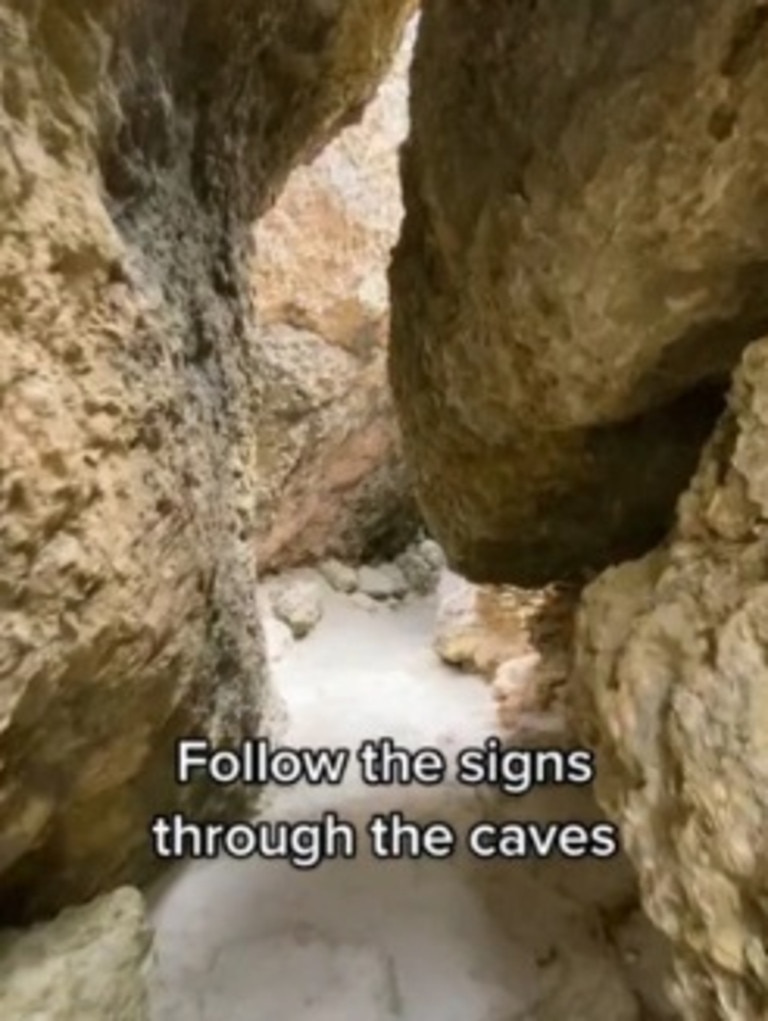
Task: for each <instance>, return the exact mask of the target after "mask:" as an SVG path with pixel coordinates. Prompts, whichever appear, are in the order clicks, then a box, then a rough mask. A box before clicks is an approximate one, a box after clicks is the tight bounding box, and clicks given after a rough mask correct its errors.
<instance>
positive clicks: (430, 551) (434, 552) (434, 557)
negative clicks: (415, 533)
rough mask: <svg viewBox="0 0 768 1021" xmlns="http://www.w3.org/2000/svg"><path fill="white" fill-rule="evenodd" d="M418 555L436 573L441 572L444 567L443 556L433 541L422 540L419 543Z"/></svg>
mask: <svg viewBox="0 0 768 1021" xmlns="http://www.w3.org/2000/svg"><path fill="white" fill-rule="evenodd" d="M419 554H420V556H421V557H423V559H424V560H426V562H427V563H428V564H430V565H431V566H432V567H434V569H435V570H436V571H442V569H443V568H444V567H445V554H444V553H443V551H442V549H441V547H440V546H439V544H438V543H436V542H435V540H434V539H422V541H421V542H420V543H419Z"/></svg>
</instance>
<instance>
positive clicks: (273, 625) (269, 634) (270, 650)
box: [261, 607, 294, 663]
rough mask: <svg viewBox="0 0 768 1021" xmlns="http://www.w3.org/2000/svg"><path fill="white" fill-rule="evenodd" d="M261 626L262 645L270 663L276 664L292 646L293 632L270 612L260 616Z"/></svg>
mask: <svg viewBox="0 0 768 1021" xmlns="http://www.w3.org/2000/svg"><path fill="white" fill-rule="evenodd" d="M261 619H262V626H263V628H264V644H265V646H266V650H267V655H268V657H269V660H270V662H271V663H275V662H278V661H279V660H281V659H282V658H283V656H285V654H286V653H287V652H288V650H289V649H290V648H291V646H292V645H293V638H294V635H293V631H292V629H291V627H290V626H289V625H288V624H287V623H286V622H285V621H284V620H280V618H279V617H277V616H275V614H274V613H272V611H271V607H270V609H269V611H268V612H267V613H263V614H262V618H261Z"/></svg>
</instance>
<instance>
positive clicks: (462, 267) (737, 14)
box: [391, 0, 768, 586]
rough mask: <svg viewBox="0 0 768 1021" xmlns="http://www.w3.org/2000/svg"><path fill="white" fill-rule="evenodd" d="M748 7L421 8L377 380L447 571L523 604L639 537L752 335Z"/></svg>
mask: <svg viewBox="0 0 768 1021" xmlns="http://www.w3.org/2000/svg"><path fill="white" fill-rule="evenodd" d="M766 32H768V20H767V19H766V17H765V11H764V8H763V6H762V4H756V3H755V2H754V0H685V2H681V3H675V4H674V5H670V4H669V3H666V2H664V0H652V2H650V3H649V2H646V0H628V2H625V3H620V4H608V5H606V4H598V3H578V4H573V3H568V2H566V0H549V2H544V3H536V4H524V3H515V4H510V3H508V2H506V0H466V2H463V0H435V2H434V3H431V4H429V5H428V6H427V7H426V8H425V10H424V13H423V16H422V21H421V28H420V32H419V41H418V45H417V48H416V55H415V63H414V70H413V78H412V102H411V118H412V131H411V135H410V139H409V142H408V146H407V149H406V155H405V161H404V168H403V175H404V186H405V200H406V217H405V223H404V229H403V233H402V237H401V240H400V242H399V245H398V249H397V252H396V257H395V260H394V264H393V269H392V274H391V280H392V287H393V293H394V307H393V320H392V346H391V376H392V383H393V387H394V391H395V397H396V400H397V404H398V408H399V415H400V420H401V424H402V427H403V432H404V436H405V445H406V455H407V457H408V460H409V463H410V466H411V468H412V470H413V473H414V476H415V482H416V487H417V492H418V497H419V502H420V504H421V507H422V509H423V511H424V513H425V515H426V517H427V521H428V524H429V525H430V527H431V529H432V531H433V532H434V533H435V535H436V537H437V538H438V539H439V540H440V541H441V542H442V543H443V545H444V546H445V548H446V553H447V555H448V557H449V560H450V562H451V563H452V565H453V567H454V568H455V569H456V570H457V571H458V572H459V573H462V574H465V575H467V576H469V577H471V578H472V580H476V581H481V582H482V581H490V582H495V581H498V582H507V581H511V582H512V583H515V584H521V585H531V586H533V585H539V584H545V583H547V582H548V581H550V580H552V579H553V578H565V577H570V576H580V575H582V573H583V572H584V571H585V569H591V570H595V569H599V568H602V567H604V566H605V565H606V564H609V563H611V562H613V561H615V560H616V559H617V558H622V557H625V556H636V555H639V554H641V553H643V552H645V551H646V550H647V549H649V548H650V546H652V545H653V544H654V543H655V542H656V541H658V540H659V539H661V537H662V536H663V534H664V532H665V531H666V529H667V528H668V527H669V525H670V524H671V520H672V513H673V508H674V501H675V498H676V496H677V494H678V493H679V492H680V491H681V490H682V489H683V488H684V486H685V484H686V483H687V481H688V479H689V478H690V476H691V474H692V473H693V471H694V469H695V466H696V461H697V458H698V454H699V451H700V448H701V445H702V443H703V441H704V440H705V438H706V437H707V435H708V434H709V432H710V431H711V428H712V426H713V424H714V421H715V420H716V418H717V416H718V414H719V413H720V411H721V410H722V394H723V388H724V386H725V385H726V382H727V377H728V373H729V371H730V369H731V368H732V366H733V365H734V363H735V362H736V361H737V359H738V355H739V352H740V351H741V350H742V349H743V347H744V346H745V344H746V343H747V342H749V341H750V340H754V339H755V338H756V337H758V336H760V335H761V334H762V333H763V332H764V330H765V328H766V325H768V289H766V287H765V286H764V280H765V258H766V256H765V253H766V251H767V250H768V216H766V212H765V210H766V203H765V197H764V191H765V189H764V172H765V165H766V155H767V154H768V134H767V132H766V126H765V109H766V103H767V102H768V48H767V47H766V45H765V43H766V38H768V37H767V36H766Z"/></svg>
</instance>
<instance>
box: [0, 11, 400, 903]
mask: <svg viewBox="0 0 768 1021" xmlns="http://www.w3.org/2000/svg"><path fill="white" fill-rule="evenodd" d="M409 6H410V5H409V3H407V2H403V0H386V2H382V0H375V2H374V0H356V2H350V3H347V4H345V5H342V6H341V7H339V6H338V5H329V4H327V3H320V2H317V3H313V4H306V3H303V2H302V3H299V2H298V0H294V2H290V0H289V2H286V0H279V2H278V0H273V2H265V0H233V2H231V3H228V4H226V5H225V7H224V8H222V6H221V5H220V4H218V3H214V2H213V0H173V2H171V0H165V2H156V0H151V2H150V0H134V2H131V3H122V2H117V0H78V2H74V0H46V2H42V0H34V2H30V3H18V2H16V0H0V52H2V59H1V61H0V78H1V80H0V139H1V144H0V224H1V226H0V231H1V232H2V233H1V234H0V457H1V458H2V461H1V463H0V563H2V573H1V574H0V611H1V612H0V916H2V917H4V918H5V919H9V918H14V919H18V918H22V917H27V916H29V915H31V914H35V913H38V912H42V911H48V910H51V909H53V908H55V907H56V906H58V905H61V904H64V903H66V902H68V901H71V900H74V899H84V898H87V897H89V896H90V895H91V894H93V893H95V892H97V891H99V890H102V889H104V888H106V887H110V886H114V885H115V884H117V883H119V882H122V881H124V880H127V879H130V880H131V881H138V880H140V879H141V877H142V876H144V875H146V874H148V872H149V870H150V869H151V868H152V867H154V863H153V862H152V860H151V858H150V855H149V841H148V840H147V836H146V824H147V822H148V820H149V818H150V817H151V815H152V814H153V813H155V812H158V811H160V812H167V811H168V810H170V809H172V808H173V807H178V808H183V809H184V810H186V811H187V812H188V813H189V814H191V815H196V816H198V817H208V816H218V815H221V814H227V815H229V814H233V813H235V812H237V813H239V812H240V811H242V810H243V808H244V807H245V805H244V800H245V794H244V793H243V792H238V791H236V790H234V791H233V790H229V791H227V792H224V790H223V789H212V788H205V787H202V786H200V785H198V784H195V785H191V786H189V787H181V788H179V787H176V786H175V785H174V783H173V777H172V761H173V760H172V748H173V742H174V740H175V739H176V738H177V737H178V736H180V735H189V734H198V735H205V736H207V737H209V738H211V739H212V740H213V741H215V742H221V743H226V742H231V741H237V740H239V739H240V738H241V737H242V736H243V735H244V734H246V733H248V734H251V733H253V732H254V731H255V730H256V729H257V728H258V724H259V716H260V712H261V696H260V690H261V687H262V685H261V681H262V660H263V656H262V651H261V644H262V643H261V634H260V628H259V625H258V619H257V612H256V603H255V565H254V556H253V550H254V535H255V515H256V494H255V491H254V479H255V472H256V463H255V439H256V422H257V417H258V414H257V413H258V397H259V394H258V385H257V383H258V378H259V375H260V363H259V352H258V348H257V346H256V344H255V343H254V340H253V337H252V333H251V329H250V325H249V323H250V320H249V315H250V311H251V310H250V282H249V280H248V277H247V270H248V267H249V265H250V261H249V259H250V244H251V224H252V222H253V219H254V217H255V216H256V215H257V214H258V213H259V212H260V211H261V210H262V209H263V208H265V207H266V205H267V204H268V203H269V202H270V201H271V199H272V198H273V197H274V194H275V192H276V189H277V188H278V187H279V186H280V185H281V184H282V182H283V180H284V179H285V177H286V176H287V174H288V172H289V170H290V168H291V166H292V164H293V163H294V162H295V161H296V160H297V159H298V158H299V157H301V156H303V155H306V154H307V153H308V152H311V151H313V150H314V149H315V148H316V147H317V145H318V144H320V143H321V142H322V141H324V140H325V139H327V138H328V137H329V134H330V133H331V132H332V131H333V130H335V129H336V128H337V127H339V126H340V124H341V123H342V122H344V121H345V120H348V119H349V116H350V111H354V110H355V109H357V108H358V107H359V105H360V103H361V102H362V101H363V100H364V99H367V98H368V97H369V96H370V93H371V91H372V89H373V86H374V84H375V81H376V79H377V78H378V76H379V75H380V74H381V73H382V71H383V70H384V68H385V67H386V64H387V62H388V61H389V60H390V58H391V54H392V51H393V48H394V47H395V45H396V43H397V41H398V38H399V34H400V31H401V28H402V26H403V23H404V19H405V17H406V15H407V13H408V9H409Z"/></svg>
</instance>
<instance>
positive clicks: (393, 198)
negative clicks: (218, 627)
mask: <svg viewBox="0 0 768 1021" xmlns="http://www.w3.org/2000/svg"><path fill="white" fill-rule="evenodd" d="M415 29H416V25H415V22H412V23H411V25H410V26H409V30H408V31H407V33H406V36H405V38H404V40H403V43H402V45H401V48H400V51H399V53H398V56H397V59H396V60H395V62H394V65H393V67H392V69H391V71H390V73H389V75H388V77H387V78H386V80H385V81H384V83H383V84H382V86H381V87H380V89H379V92H378V94H377V96H376V98H375V100H374V101H373V102H372V103H371V105H370V107H369V108H368V109H367V110H366V113H365V116H364V118H363V120H362V121H361V123H360V124H359V125H356V126H354V127H350V128H347V129H346V130H345V131H344V132H343V133H342V134H341V135H340V136H339V138H338V139H336V140H335V141H334V142H333V143H332V144H331V145H329V146H328V147H327V148H326V149H325V150H324V151H323V153H322V154H321V155H320V156H319V157H318V158H317V159H316V160H315V161H314V162H313V163H311V164H310V165H308V166H302V167H299V168H297V169H296V170H295V171H294V172H293V174H292V175H291V178H290V181H289V182H288V184H287V186H286V188H285V190H284V192H283V193H282V195H281V196H280V199H279V201H278V202H277V204H276V205H275V206H274V208H273V209H271V210H270V211H269V213H268V214H267V215H266V216H264V217H263V218H262V219H261V220H260V221H259V223H258V225H257V227H256V260H255V269H254V274H253V282H254V291H255V294H254V301H255V305H256V312H257V317H258V320H259V324H260V331H259V344H260V362H261V376H262V390H263V404H262V407H261V414H260V423H259V430H258V442H259V483H258V498H259V517H258V537H259V562H260V564H261V567H262V569H263V570H269V569H276V568H278V567H283V566H286V565H291V564H298V563H301V562H304V561H307V560H315V559H317V558H318V557H320V556H323V555H325V554H329V553H330V554H333V555H336V556H339V557H342V558H344V559H346V560H353V561H354V560H361V559H365V558H370V557H375V556H377V555H383V556H386V555H388V554H390V553H392V552H394V551H395V550H396V549H397V548H398V547H402V545H403V544H404V543H405V542H406V541H407V540H408V539H409V538H410V537H411V535H412V533H413V530H414V521H415V514H414V507H413V501H412V498H411V495H410V487H409V484H408V479H407V478H406V474H405V471H404V466H403V462H402V457H401V451H400V438H399V435H398V431H397V428H396V424H395V414H394V409H393V407H392V400H391V396H390V392H389V386H388V383H387V378H386V367H385V363H386V343H387V339H388V333H389V292H388V286H387V278H386V267H387V264H388V262H389V257H390V250H391V248H392V247H393V245H394V243H395V241H396V239H397V234H398V231H399V228H400V221H401V217H402V198H401V192H400V178H399V172H398V148H399V146H400V144H401V142H402V140H403V138H404V136H405V134H406V131H407V128H408V117H407V105H408V71H409V66H410V59H411V53H412V49H413V40H414V35H415Z"/></svg>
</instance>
